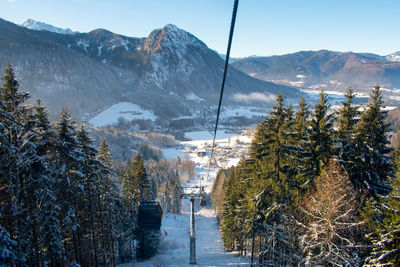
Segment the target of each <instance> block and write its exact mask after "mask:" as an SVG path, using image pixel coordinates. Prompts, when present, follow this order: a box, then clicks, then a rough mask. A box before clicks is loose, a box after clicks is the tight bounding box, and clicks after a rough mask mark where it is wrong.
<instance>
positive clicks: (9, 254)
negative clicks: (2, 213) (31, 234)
mask: <svg viewBox="0 0 400 267" xmlns="http://www.w3.org/2000/svg"><path fill="white" fill-rule="evenodd" d="M16 245H17V243H16V242H15V241H14V240H12V239H11V237H10V234H9V233H8V232H7V230H6V229H4V228H3V227H2V226H1V225H0V265H1V266H12V265H13V263H14V262H16V261H17V259H16V256H15V251H14V248H15V246H16Z"/></svg>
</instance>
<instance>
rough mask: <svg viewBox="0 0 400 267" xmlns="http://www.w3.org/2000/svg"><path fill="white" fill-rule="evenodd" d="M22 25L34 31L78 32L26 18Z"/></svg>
mask: <svg viewBox="0 0 400 267" xmlns="http://www.w3.org/2000/svg"><path fill="white" fill-rule="evenodd" d="M22 26H23V27H25V28H27V29H30V30H35V31H49V32H55V33H60V34H75V33H78V32H76V31H72V30H71V29H69V28H67V29H62V28H58V27H54V26H53V25H50V24H47V23H44V22H40V21H36V20H33V19H28V20H27V21H25V22H24V23H23V24H22Z"/></svg>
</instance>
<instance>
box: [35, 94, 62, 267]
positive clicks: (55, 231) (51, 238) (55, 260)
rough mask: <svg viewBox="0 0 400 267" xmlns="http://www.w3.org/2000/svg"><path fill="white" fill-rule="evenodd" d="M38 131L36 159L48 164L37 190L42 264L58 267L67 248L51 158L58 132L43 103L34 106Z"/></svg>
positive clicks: (43, 167) (42, 168) (42, 171)
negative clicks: (61, 226) (53, 127)
mask: <svg viewBox="0 0 400 267" xmlns="http://www.w3.org/2000/svg"><path fill="white" fill-rule="evenodd" d="M34 110H35V112H34V116H33V119H34V122H35V128H34V129H35V131H36V132H38V133H39V134H40V135H36V136H35V145H36V151H37V156H38V157H39V158H40V159H41V160H42V161H43V162H44V163H45V164H42V165H41V166H40V169H39V170H40V172H41V173H40V174H41V175H40V188H39V190H37V191H36V194H37V197H38V199H39V204H40V208H39V214H40V216H39V222H40V224H39V226H40V228H39V229H40V233H39V236H40V241H41V243H42V246H43V250H44V251H45V253H43V261H45V262H46V263H47V264H48V265H49V266H59V265H63V264H64V259H63V258H62V255H63V254H64V246H63V243H62V233H61V229H60V222H59V216H60V215H59V213H60V207H59V205H58V203H59V200H58V199H57V195H56V192H55V186H56V176H55V171H54V168H53V164H52V162H51V155H54V150H55V144H54V141H53V140H54V139H55V133H54V131H53V129H52V127H51V125H50V121H49V119H48V115H47V112H46V110H45V107H44V106H41V103H40V100H38V101H37V105H36V106H35V107H34Z"/></svg>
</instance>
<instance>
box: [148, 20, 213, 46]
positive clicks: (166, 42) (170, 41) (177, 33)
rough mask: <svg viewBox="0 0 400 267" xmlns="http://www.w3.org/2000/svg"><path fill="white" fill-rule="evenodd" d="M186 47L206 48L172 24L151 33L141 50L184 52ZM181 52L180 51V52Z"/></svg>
mask: <svg viewBox="0 0 400 267" xmlns="http://www.w3.org/2000/svg"><path fill="white" fill-rule="evenodd" d="M188 46H196V47H204V48H207V46H206V45H205V44H204V43H203V42H202V41H200V40H199V39H197V38H196V37H195V36H193V35H192V34H190V33H188V32H187V31H185V30H182V29H180V28H178V27H177V26H175V25H173V24H167V25H165V26H164V28H162V29H156V30H154V31H152V32H151V33H150V35H149V37H147V38H146V40H145V42H144V46H143V49H144V50H147V51H152V52H157V51H159V50H160V49H163V48H164V49H168V50H179V49H183V51H186V48H187V47H188ZM181 51H182V50H181Z"/></svg>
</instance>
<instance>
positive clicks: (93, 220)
mask: <svg viewBox="0 0 400 267" xmlns="http://www.w3.org/2000/svg"><path fill="white" fill-rule="evenodd" d="M77 141H78V148H79V149H80V152H81V155H82V159H83V162H82V164H81V166H80V173H81V175H82V176H83V177H82V178H83V179H84V181H83V182H82V183H80V184H79V186H81V188H83V190H81V191H79V195H80V196H79V199H80V203H79V213H80V214H82V211H83V214H82V215H83V216H81V218H78V219H79V222H80V225H81V227H82V229H85V228H87V229H90V230H89V232H90V241H91V242H90V243H91V248H92V253H91V254H92V256H93V261H92V264H94V265H95V266H97V265H99V249H98V236H99V235H100V233H99V232H98V231H97V229H98V226H99V225H98V222H97V216H96V210H95V208H96V206H98V205H99V203H97V201H98V196H99V195H100V194H101V193H100V192H99V181H98V180H97V179H98V178H99V173H98V169H99V166H100V163H99V162H98V161H97V159H96V156H97V151H96V149H95V148H94V147H93V141H92V140H91V139H90V138H89V133H88V132H86V131H85V129H84V127H83V126H81V129H80V130H79V131H78V132H77ZM87 215H89V216H87Z"/></svg>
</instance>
